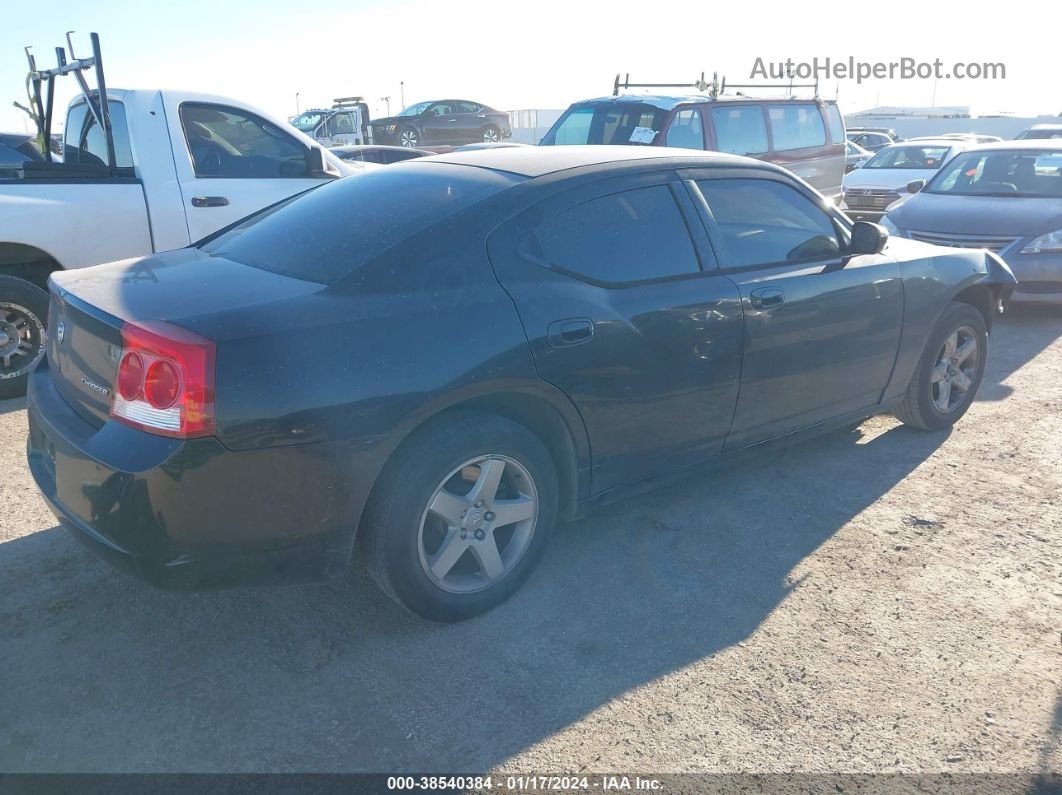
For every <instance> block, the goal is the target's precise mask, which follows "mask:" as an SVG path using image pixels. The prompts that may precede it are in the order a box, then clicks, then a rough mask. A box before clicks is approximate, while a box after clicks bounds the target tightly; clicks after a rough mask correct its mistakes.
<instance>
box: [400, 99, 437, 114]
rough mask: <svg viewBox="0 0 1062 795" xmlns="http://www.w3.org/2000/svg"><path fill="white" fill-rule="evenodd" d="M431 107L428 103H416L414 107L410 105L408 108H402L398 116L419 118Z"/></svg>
mask: <svg viewBox="0 0 1062 795" xmlns="http://www.w3.org/2000/svg"><path fill="white" fill-rule="evenodd" d="M429 105H431V103H430V102H418V103H417V104H416V105H410V106H409V107H408V108H403V109H402V110H400V111H399V112H398V115H399V116H419V115H420V114H422V113H423V112H424V111H426V110H427V109H428V106H429Z"/></svg>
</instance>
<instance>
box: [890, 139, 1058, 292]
mask: <svg viewBox="0 0 1062 795" xmlns="http://www.w3.org/2000/svg"><path fill="white" fill-rule="evenodd" d="M910 187H911V190H914V191H916V193H915V195H914V196H912V197H911V198H910V199H909V200H908V201H906V202H904V203H903V204H902V205H901V206H900V207H899V208H897V209H896V210H893V211H890V212H889V214H888V215H887V216H885V218H884V219H883V220H882V224H883V225H885V226H886V227H888V228H889V229H890V230H892V232H893V233H894V234H897V235H901V236H903V237H909V238H913V239H915V240H924V241H928V242H931V243H936V244H938V245H945V246H961V247H967V248H986V249H989V250H990V251H994V252H996V253H997V254H999V256H1000V257H1002V258H1003V259H1004V260H1006V262H1007V264H1008V265H1010V267H1011V269H1012V270H1013V271H1014V275H1015V276H1017V278H1018V286H1017V287H1016V288H1015V290H1014V300H1015V301H1018V300H1020V301H1040V302H1050V303H1055V304H1062V140H1054V141H1052V140H1042V139H1040V140H1036V139H1034V140H1025V141H1020V142H1019V141H1004V142H1002V143H998V144H986V145H984V146H979V147H977V148H976V149H972V150H970V151H969V152H964V153H962V154H959V155H957V156H956V157H955V159H954V160H952V161H950V162H949V163H948V164H947V165H945V166H944V168H942V169H941V170H940V171H939V172H938V173H937V174H936V176H934V177H933V178H932V179H930V180H929V182H928V184H923V183H922V182H921V180H919V181H916V182H913V183H912V185H911V186H910Z"/></svg>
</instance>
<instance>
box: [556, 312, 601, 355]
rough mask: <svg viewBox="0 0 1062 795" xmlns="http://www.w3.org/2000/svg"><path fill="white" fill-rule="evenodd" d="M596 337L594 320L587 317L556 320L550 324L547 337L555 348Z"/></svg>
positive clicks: (576, 343)
mask: <svg viewBox="0 0 1062 795" xmlns="http://www.w3.org/2000/svg"><path fill="white" fill-rule="evenodd" d="M593 337H594V322H593V321H592V320H590V319H589V318H585V317H570V318H567V319H565V320H554V321H553V322H552V323H550V324H549V329H548V332H547V334H546V338H547V339H548V340H549V344H550V345H552V346H553V347H554V348H564V347H567V346H569V345H580V344H582V343H584V342H589V341H590V340H591V339H593Z"/></svg>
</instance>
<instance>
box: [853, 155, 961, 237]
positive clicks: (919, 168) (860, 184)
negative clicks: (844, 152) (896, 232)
mask: <svg viewBox="0 0 1062 795" xmlns="http://www.w3.org/2000/svg"><path fill="white" fill-rule="evenodd" d="M972 146H975V144H974V143H973V142H972V141H969V140H966V139H959V138H928V139H925V140H921V141H905V142H903V143H898V144H892V145H890V146H886V147H885V148H884V149H881V150H879V151H878V152H877V153H876V154H875V155H874V157H872V158H870V160H868V161H867V162H866V163H864V164H863V165H862V167H860V168H857V169H856V170H854V171H851V172H849V173H848V174H845V176H844V191H843V193H842V204H841V208H842V209H843V210H844V211H845V212H846V213H847V214H848V216H849V217H850V218H852V220H854V221H877V220H878V219H880V218H881V216H882V215H884V214H885V211H886V210H887V209H888V208H889V206H890V205H892V204H894V203H895V202H897V201H898V200H899V199H900V198H901V197H902V196H903V195H906V194H907V185H908V183H910V182H913V181H914V180H929V179H930V178H931V177H932V176H933V175H934V174H936V173H937V171H938V170H940V167H941V166H943V165H944V164H945V163H947V162H948V161H949V160H951V158H953V157H955V155H957V154H958V153H959V152H963V151H965V150H967V149H969V148H971V147H972Z"/></svg>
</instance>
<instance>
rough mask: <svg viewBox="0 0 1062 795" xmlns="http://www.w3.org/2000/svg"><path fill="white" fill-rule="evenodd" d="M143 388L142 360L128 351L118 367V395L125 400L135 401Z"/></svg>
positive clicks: (138, 355) (136, 354)
mask: <svg viewBox="0 0 1062 795" xmlns="http://www.w3.org/2000/svg"><path fill="white" fill-rule="evenodd" d="M143 388H144V360H143V359H142V358H141V357H140V354H139V353H134V352H132V351H130V352H129V353H126V354H124V355H123V356H122V361H121V363H120V364H119V365H118V394H119V395H121V396H122V397H123V398H125V399H126V400H136V399H137V397H138V396H139V395H140V390H141V389H143Z"/></svg>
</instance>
